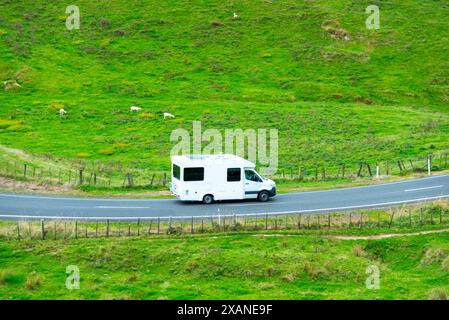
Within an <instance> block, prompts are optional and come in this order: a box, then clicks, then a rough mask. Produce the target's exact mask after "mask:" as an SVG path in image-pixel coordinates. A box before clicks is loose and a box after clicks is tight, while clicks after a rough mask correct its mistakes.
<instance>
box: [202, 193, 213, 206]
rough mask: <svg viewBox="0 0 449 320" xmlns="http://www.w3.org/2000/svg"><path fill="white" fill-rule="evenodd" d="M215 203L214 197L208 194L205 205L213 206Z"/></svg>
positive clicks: (204, 199)
mask: <svg viewBox="0 0 449 320" xmlns="http://www.w3.org/2000/svg"><path fill="white" fill-rule="evenodd" d="M213 201H214V197H213V196H212V195H211V194H206V195H205V196H204V197H203V203H205V204H211V203H212V202H213Z"/></svg>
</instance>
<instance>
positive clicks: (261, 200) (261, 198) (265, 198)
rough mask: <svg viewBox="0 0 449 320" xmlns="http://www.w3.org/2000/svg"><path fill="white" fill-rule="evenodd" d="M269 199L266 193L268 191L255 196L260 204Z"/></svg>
mask: <svg viewBox="0 0 449 320" xmlns="http://www.w3.org/2000/svg"><path fill="white" fill-rule="evenodd" d="M269 198H270V194H269V193H268V191H266V190H264V191H260V192H259V195H258V196H257V199H258V200H259V201H260V202H265V201H267V200H268V199H269Z"/></svg>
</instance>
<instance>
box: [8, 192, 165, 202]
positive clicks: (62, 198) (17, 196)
mask: <svg viewBox="0 0 449 320" xmlns="http://www.w3.org/2000/svg"><path fill="white" fill-rule="evenodd" d="M2 197H5V198H7V197H8V198H26V199H39V200H72V201H98V202H101V201H104V202H116V201H119V202H140V201H142V202H147V201H153V200H158V201H172V200H173V199H174V198H142V199H127V198H76V197H48V196H39V195H38V196H32V195H26V194H6V193H0V198H2Z"/></svg>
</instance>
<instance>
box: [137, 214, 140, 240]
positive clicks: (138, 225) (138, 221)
mask: <svg viewBox="0 0 449 320" xmlns="http://www.w3.org/2000/svg"><path fill="white" fill-rule="evenodd" d="M137 236H140V218H138V219H137Z"/></svg>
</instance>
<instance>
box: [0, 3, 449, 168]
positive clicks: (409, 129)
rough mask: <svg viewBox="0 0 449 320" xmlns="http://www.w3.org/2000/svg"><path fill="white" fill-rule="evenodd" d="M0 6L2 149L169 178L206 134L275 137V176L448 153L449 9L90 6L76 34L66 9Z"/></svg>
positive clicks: (297, 5) (82, 6)
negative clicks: (369, 24) (369, 23)
mask: <svg viewBox="0 0 449 320" xmlns="http://www.w3.org/2000/svg"><path fill="white" fill-rule="evenodd" d="M368 4H378V5H379V6H380V9H381V29H380V30H376V31H372V30H371V31H370V30H367V29H366V28H365V19H366V17H367V15H366V14H365V8H366V6H367V5H368ZM0 5H1V8H2V10H1V12H0V80H2V81H5V80H11V79H12V80H16V81H17V82H18V83H19V84H20V85H21V86H22V87H21V88H20V89H17V90H0V144H2V145H7V146H10V147H14V148H19V149H23V150H25V151H27V152H28V153H35V154H52V155H54V156H57V157H68V158H84V159H99V160H102V161H109V160H111V159H123V160H124V161H127V162H132V161H133V162H135V163H136V164H135V165H137V166H141V167H152V168H156V169H167V168H168V157H169V151H170V149H171V147H172V145H173V144H172V143H170V142H169V137H170V132H171V131H172V130H173V129H175V128H178V127H184V128H187V129H191V121H193V120H200V121H202V123H203V129H207V128H219V129H224V128H242V129H246V128H276V129H278V130H279V134H280V146H279V150H280V159H279V160H280V166H281V167H288V166H290V165H297V163H298V160H299V159H303V160H306V161H310V162H326V163H335V162H338V161H346V162H351V161H352V162H355V161H359V160H367V161H368V160H369V161H378V160H379V161H380V160H392V159H396V158H402V157H406V156H411V155H416V154H425V153H427V152H430V151H432V150H436V149H447V148H449V142H448V141H449V139H448V138H449V116H448V115H447V112H446V111H447V105H448V102H449V82H448V71H447V70H448V69H449V65H448V62H447V54H446V52H447V49H448V48H449V39H448V38H447V37H446V35H447V31H448V24H447V17H448V16H449V5H448V4H447V2H445V1H426V2H425V3H423V2H420V1H411V0H406V1H401V2H400V3H397V2H396V1H369V2H368V1H342V0H332V1H324V0H309V1H293V0H287V1H261V0H258V1H246V0H245V1H226V2H220V1H193V2H192V1H164V2H162V3H161V2H159V1H145V2H142V1H137V0H129V1H113V2H112V3H111V2H110V1H103V0H100V1H87V0H80V1H78V2H77V5H78V6H79V8H80V11H81V29H80V30H76V31H68V30H66V28H65V19H66V16H67V15H66V14H65V6H64V5H61V4H60V3H59V2H57V1H50V2H49V1H43V0H36V1H33V2H28V1H20V2H18V1H9V0H0ZM234 12H235V13H237V14H238V15H239V18H237V19H234V18H233V13H234ZM343 35H346V36H347V37H349V41H346V40H345V39H344V36H343ZM131 105H138V106H141V107H142V108H143V112H141V113H138V114H130V112H129V106H131ZM61 106H63V107H64V108H65V109H66V110H67V111H68V114H67V116H66V117H65V118H61V117H60V116H59V114H58V109H59V108H60V107H61ZM165 111H168V112H171V113H173V114H175V115H176V118H175V119H173V120H169V121H164V120H163V119H162V114H161V113H162V112H165Z"/></svg>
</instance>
